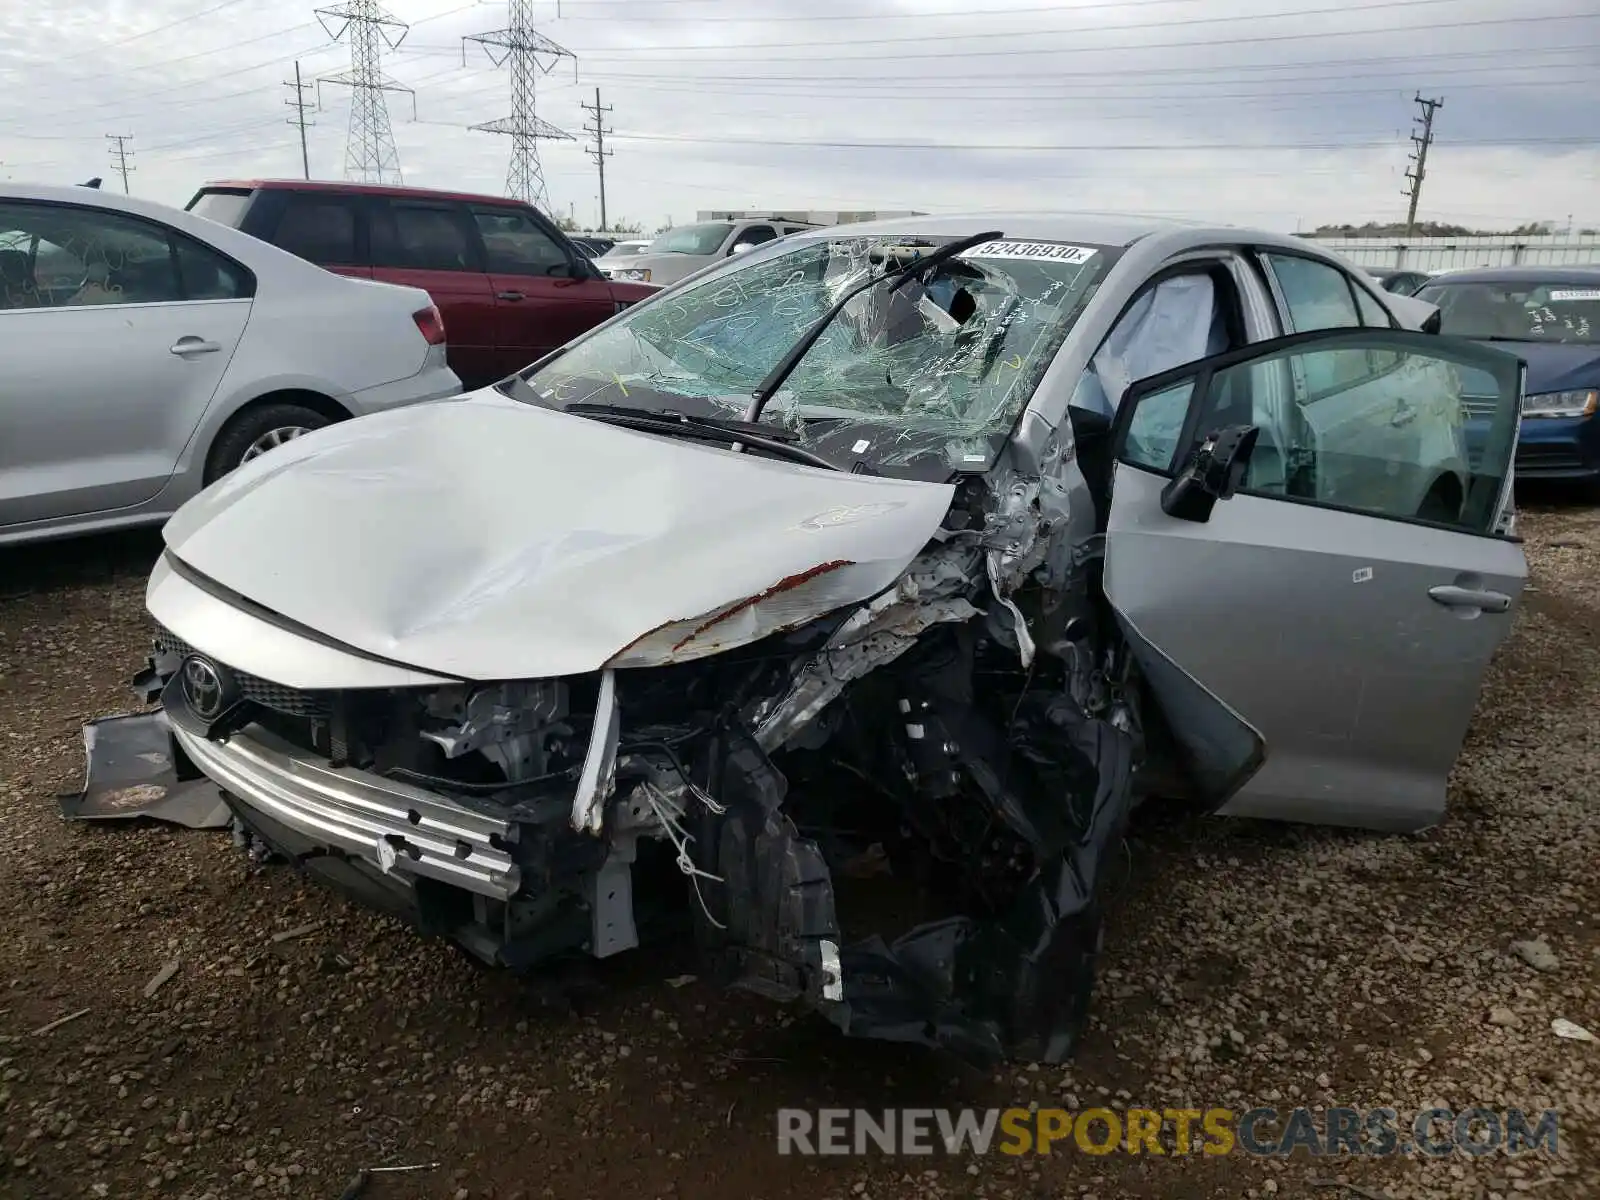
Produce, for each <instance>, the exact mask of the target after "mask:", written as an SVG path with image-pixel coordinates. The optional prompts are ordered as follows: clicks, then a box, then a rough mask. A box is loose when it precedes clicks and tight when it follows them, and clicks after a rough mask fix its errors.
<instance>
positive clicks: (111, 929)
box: [0, 507, 1600, 1200]
mask: <svg viewBox="0 0 1600 1200" xmlns="http://www.w3.org/2000/svg"><path fill="white" fill-rule="evenodd" d="M1522 519H1523V522H1524V528H1523V531H1522V532H1523V533H1524V534H1525V536H1526V537H1527V551H1528V555H1529V559H1530V562H1531V563H1532V566H1533V585H1532V590H1531V591H1530V592H1529V594H1528V597H1527V600H1526V603H1525V604H1524V606H1523V608H1522V610H1521V615H1520V617H1519V619H1518V621H1517V625H1516V630H1515V633H1514V634H1513V636H1512V638H1511V640H1510V642H1509V643H1508V645H1507V647H1506V648H1505V650H1504V651H1503V652H1502V654H1501V656H1500V658H1499V660H1498V662H1497V663H1496V665H1495V666H1494V668H1493V670H1492V673H1491V678H1490V680H1489V683H1488V687H1487V690H1486V692H1485V695H1484V698H1483V703H1482V705H1481V706H1480V710H1479V716H1478V719H1477V722H1476V724H1475V727H1474V729H1473V731H1472V733H1471V735H1470V737H1469V741H1468V745H1467V747H1466V750H1465V752H1464V754H1463V757H1462V760H1461V764H1460V767H1459V769H1458V771H1457V773H1456V778H1455V780H1454V784H1453V791H1452V806H1451V811H1450V814H1449V816H1448V818H1447V819H1446V820H1445V821H1444V822H1443V823H1442V824H1441V825H1440V826H1439V827H1438V828H1436V829H1434V830H1431V831H1429V832H1428V833H1426V834H1423V835H1420V836H1416V837H1377V836H1369V835H1362V834H1354V833H1342V832H1337V831H1327V830H1312V829H1302V828H1293V827H1284V826H1270V825H1264V824H1256V823H1251V822H1244V821H1227V820H1221V819H1214V818H1196V817H1193V816H1190V815H1188V814H1184V813H1182V812H1178V811H1174V810H1170V809H1162V808H1155V809H1152V810H1151V812H1150V816H1149V819H1148V820H1147V821H1145V822H1143V823H1142V824H1141V825H1140V827H1139V832H1138V836H1137V840H1136V841H1135V842H1134V843H1133V844H1132V845H1131V847H1130V850H1131V853H1130V855H1129V858H1128V862H1129V864H1130V868H1129V870H1128V872H1127V874H1126V877H1125V878H1124V879H1122V880H1120V881H1119V883H1118V887H1117V894H1116V897H1115V902H1114V907H1113V917H1112V922H1111V929H1110V930H1109V933H1108V938H1107V945H1108V952H1107V959H1106V963H1105V968H1104V972H1103V976H1102V981H1101V986H1100V989H1099V992H1098V994H1097V999H1096V1003H1095V1006H1094V1011H1093V1017H1092V1023H1091V1028H1090V1030H1089V1032H1088V1034H1087V1035H1086V1037H1085V1039H1084V1042H1083V1044H1082V1048H1081V1051H1080V1053H1079V1055H1078V1057H1077V1059H1076V1061H1075V1062H1074V1063H1073V1064H1072V1065H1071V1066H1070V1067H1068V1068H1065V1069H1063V1068H1037V1069H1036V1068H1031V1067H1030V1068H1027V1069H1022V1070H1015V1069H1008V1070H1005V1071H1002V1072H1000V1073H998V1074H993V1075H990V1074H983V1073H976V1072H973V1071H971V1070H969V1069H967V1068H964V1067H961V1066H959V1065H956V1064H953V1063H952V1062H951V1061H950V1060H948V1059H944V1058H941V1057H938V1056H935V1055H932V1054H928V1053H924V1052H919V1051H909V1050H904V1049H897V1048H895V1047H891V1046H885V1045H879V1044H874V1043H863V1042H847V1041H845V1040H843V1039H841V1038H839V1037H837V1036H836V1035H834V1034H833V1032H832V1031H831V1030H830V1029H828V1028H826V1027H823V1026H821V1025H820V1023H819V1022H817V1021H815V1020H813V1019H811V1018H809V1017H805V1016H803V1015H802V1016H791V1015H789V1014H787V1013H785V1012H782V1011H780V1010H778V1009H776V1008H774V1007H771V1006H769V1005H768V1004H766V1003H764V1002H759V1001H755V1000H753V999H752V1000H744V999H739V998H736V997H733V996H730V995H726V994H723V993H720V992H718V991H714V990H712V989H710V988H708V987H706V986H704V985H702V984H699V983H697V982H688V983H681V986H677V987H674V986H672V985H671V984H669V983H668V982H666V981H667V980H668V979H670V978H673V977H675V976H680V975H682V974H685V973H690V972H692V970H693V963H692V961H691V960H690V958H689V957H688V956H687V953H686V952H685V951H684V950H681V949H678V948H664V949H659V950H651V951H645V952H639V953H636V954H634V955H625V956H623V959H622V960H621V961H611V962H607V963H603V964H598V965H597V966H596V967H595V968H594V969H592V970H590V971H588V972H587V973H585V974H582V975H574V976H569V977H564V978H563V979H561V980H559V981H555V982H552V981H536V982H532V983H530V982H520V983H519V982H517V981H515V980H512V979H509V978H506V977H503V976H500V975H496V974H493V973H489V972H483V971H480V970H478V969H476V968H474V967H473V966H472V965H470V964H469V963H468V962H466V961H465V960H464V959H463V958H462V957H461V956H459V955H457V954H455V953H453V952H450V951H448V950H447V949H445V948H442V947H440V946H438V945H436V944H429V943H425V942H423V941H421V940H420V939H418V938H417V937H416V936H414V935H413V934H412V933H411V932H409V931H408V930H406V929H404V928H401V927H400V926H398V925H396V924H394V923H392V922H390V921H388V920H386V919H383V918H378V917H374V916H371V915H368V914H366V913H363V912H360V911H357V910H355V909H352V908H350V907H348V906H346V905H345V904H343V903H342V902H340V901H338V900H337V899H334V898H332V897H330V896H328V895H325V894H323V893H322V892H320V891H318V890H316V889H314V888H309V887H307V886H304V885H303V884H302V883H301V882H300V881H299V880H297V879H296V877H295V876H294V875H292V874H290V873H289V872H287V871H286V870H282V869H268V870H265V871H260V872H255V873H251V872H249V871H248V870H247V868H246V864H245V863H244V861H243V860H242V859H241V857H240V856H239V855H237V854H236V853H235V852H234V851H233V850H232V848H231V847H230V845H229V843H228V840H227V839H226V838H225V837H222V836H216V835H205V834H195V833H189V832H185V831H181V830H169V829H162V828H153V827H152V828H139V829H128V828H125V829H95V828H88V827H83V826H78V825H72V824H68V823H65V822H62V821H61V820H59V818H58V817H57V814H56V809H55V804H54V800H53V797H54V795H55V794H57V793H59V792H62V791H68V790H74V789H76V787H77V786H78V784H79V782H80V780H81V770H82V751H81V743H80V735H79V726H80V724H81V722H82V721H83V720H85V719H86V718H89V717H93V716H97V715H102V714H106V713H110V712H115V711H123V710H125V709H126V708H127V707H128V703H129V700H128V694H127V692H126V690H125V681H126V680H127V678H128V677H129V676H130V675H131V673H132V671H133V670H135V669H136V668H137V667H138V666H139V665H140V664H141V663H142V659H143V654H144V648H145V643H146V637H147V627H146V623H145V616H144V612H143V606H142V584H143V576H144V572H145V570H146V568H147V567H148V564H149V562H150V560H151V558H152V556H153V554H154V550H155V545H156V543H155V541H154V539H153V538H147V537H134V538H119V539H114V540H92V541H86V542H81V543H72V544H63V545H59V546H52V547H44V548H35V549H29V550H24V551H13V552H10V553H9V554H6V553H0V918H3V924H0V1195H4V1196H8V1197H10V1196H17V1197H28V1198H30V1200H33V1198H41V1200H42V1198H51V1197H81V1196H112V1197H120V1196H155V1195H160V1196H173V1197H183V1198H185V1200H198V1198H200V1197H203V1196H204V1197H212V1198H213V1200H231V1198H233V1197H248V1196H256V1195H262V1196H296V1197H311V1198H316V1200H335V1198H336V1197H338V1196H339V1194H340V1191H341V1190H342V1188H343V1187H344V1184H345V1182H346V1181H347V1179H348V1178H349V1177H350V1175H351V1174H352V1173H353V1171H354V1170H355V1169H356V1168H357V1167H361V1166H370V1165H380V1164H395V1163H417V1162H424V1163H433V1162H436V1163H438V1164H439V1165H438V1166H437V1167H436V1168H434V1169H431V1170H428V1171H424V1172H418V1173H415V1174H395V1175H385V1176H378V1177H375V1178H374V1180H373V1182H372V1184H371V1186H370V1188H369V1190H368V1192H367V1193H366V1195H367V1196H368V1197H370V1198H372V1200H390V1198H396V1200H397V1198H400V1197H429V1198H438V1197H500V1198H502V1200H504V1198H506V1197H524V1198H527V1200H532V1198H534V1197H541V1198H542V1197H563V1198H565V1197H580V1196H602V1195H613V1194H618V1193H622V1194H628V1195H633V1196H637V1197H640V1198H641V1200H645V1198H649V1197H673V1198H677V1197H696V1198H698V1197H707V1198H712V1200H715V1198H716V1197H723V1196H726V1197H739V1198H741V1200H743V1198H747V1197H751V1196H763V1197H789V1196H794V1197H805V1198H806V1200H830V1198H835V1197H837V1198H839V1200H847V1198H848V1200H853V1198H854V1197H862V1198H863V1200H872V1198H877V1200H886V1198H889V1197H897V1196H907V1197H910V1196H916V1197H942V1196H952V1197H954V1196H983V1197H1008V1198H1011V1197H1014V1198H1018V1200H1021V1198H1024V1197H1026V1198H1030V1200H1032V1198H1039V1200H1043V1198H1044V1197H1078V1198H1079V1200H1086V1198H1089V1197H1097V1198H1098V1200H1113V1198H1118V1197H1156V1196H1162V1197H1183V1198H1190V1200H1199V1198H1202V1197H1206V1198H1210V1197H1215V1198H1216V1200H1223V1198H1226V1200H1238V1198H1240V1197H1251V1198H1254V1197H1265V1196H1280V1197H1291V1196H1306V1197H1312V1196H1315V1197H1321V1198H1324V1200H1355V1198H1356V1197H1363V1198H1364V1200H1404V1198H1407V1197H1415V1198H1421V1197H1470V1198H1473V1200H1502V1198H1503V1200H1514V1198H1515V1197H1517V1196H1519V1195H1522V1194H1524V1193H1528V1194H1531V1195H1534V1196H1538V1197H1569V1196H1570V1197H1579V1196H1585V1195H1596V1194H1600V1045H1595V1044H1585V1043H1581V1042H1572V1041H1562V1040H1558V1039H1557V1038H1555V1037H1554V1036H1553V1035H1552V1033H1551V1031H1550V1022H1551V1020H1552V1019H1553V1018H1566V1019H1568V1020H1571V1021H1575V1022H1577V1023H1579V1024H1581V1025H1584V1026H1586V1027H1587V1028H1590V1029H1593V1030H1596V1031H1600V928H1597V920H1600V916H1597V912H1600V906H1597V903H1596V901H1597V898H1600V880H1597V876H1600V872H1597V870H1596V867H1597V865H1600V810H1597V808H1596V806H1595V803H1594V801H1593V798H1592V786H1591V784H1590V783H1589V779H1590V778H1591V777H1592V775H1593V773H1594V764H1595V759H1596V754H1597V750H1600V744H1597V735H1596V732H1595V721H1594V717H1593V714H1594V713H1595V712H1596V711H1597V709H1600V600H1597V599H1596V597H1595V594H1594V582H1595V581H1596V580H1597V579H1600V513H1595V512H1592V511H1589V510H1585V509H1577V508H1570V507H1568V508H1540V509H1534V510H1530V511H1527V512H1525V513H1524V515H1523V518H1522ZM306 926H313V928H312V929H310V930H309V931H306V930H305V929H304V927H306ZM296 930H298V931H300V932H298V933H297V934H296V936H292V937H287V938H283V939H280V940H278V941H274V940H273V938H272V935H273V934H274V933H286V932H289V931H296ZM1528 940H1539V941H1542V942H1543V943H1544V944H1545V946H1546V947H1547V948H1548V950H1549V952H1550V953H1549V961H1545V960H1544V959H1543V958H1542V957H1541V956H1539V955H1534V956H1533V957H1535V959H1536V960H1538V961H1539V962H1540V965H1541V966H1542V967H1544V968H1547V969H1543V970H1539V969H1535V968H1534V967H1533V966H1531V965H1530V964H1529V963H1528V962H1527V961H1524V959H1523V958H1522V957H1520V956H1519V955H1518V954H1517V953H1515V952H1514V951H1513V950H1512V944H1513V943H1514V942H1517V941H1528ZM173 962H175V963H176V970H175V972H174V973H172V974H171V976H170V979H169V980H168V981H167V982H166V983H165V984H164V985H163V986H161V987H160V988H159V990H157V991H156V993H155V995H154V996H153V997H152V998H146V997H145V996H144V991H145V988H146V985H147V984H148V983H149V982H150V981H151V980H152V978H153V977H155V976H156V975H157V973H158V972H160V971H161V970H162V969H163V967H164V966H166V965H168V964H171V963H173ZM680 982H681V981H680ZM84 1009H87V1010H88V1011H87V1012H86V1013H84V1014H83V1015H82V1016H80V1017H78V1018H77V1019H75V1020H72V1021H70V1022H68V1023H66V1024H64V1025H60V1026H59V1027H57V1028H55V1029H53V1030H50V1031H49V1032H45V1033H37V1034H36V1033H35V1032H34V1031H36V1030H38V1029H39V1028H40V1027H41V1026H44V1025H46V1024H47V1023H49V1022H52V1021H56V1020H58V1019H59V1018H62V1017H67V1016H69V1015H72V1014H75V1013H78V1012H79V1011H80V1010H84ZM1029 1101H1038V1102H1039V1103H1040V1104H1041V1105H1066V1106H1068V1107H1072V1108H1079V1107H1084V1106H1089V1105H1091V1104H1101V1105H1104V1106H1107V1107H1112V1108H1118V1107H1125V1106H1128V1105H1134V1106H1148V1107H1155V1108H1164V1107H1199V1108H1205V1107H1210V1106H1223V1107H1230V1108H1234V1109H1236V1110H1242V1109H1246V1108H1249V1107H1253V1106H1255V1105H1258V1104H1276V1105H1279V1106H1281V1107H1290V1106H1293V1105H1295V1104H1299V1103H1305V1104H1308V1105H1312V1106H1322V1105H1327V1104H1330V1103H1337V1104H1349V1105H1354V1106H1358V1107H1371V1106H1381V1105H1387V1106H1392V1107H1394V1108H1397V1109H1399V1110H1401V1111H1402V1112H1404V1111H1405V1110H1407V1109H1416V1108H1421V1107H1426V1106H1427V1105H1429V1104H1431V1103H1435V1102H1437V1103H1439V1104H1440V1105H1442V1106H1444V1107H1449V1108H1453V1109H1456V1110H1460V1109H1462V1108H1465V1107H1467V1106H1469V1105H1472V1104H1481V1105H1485V1106H1488V1107H1491V1108H1503V1107H1521V1108H1525V1109H1533V1110H1542V1109H1544V1108H1547V1107H1554V1108H1557V1109H1559V1110H1560V1112H1561V1120H1562V1125H1561V1149H1560V1153H1559V1154H1558V1155H1557V1156H1555V1157H1548V1156H1545V1155H1542V1154H1540V1155H1524V1156H1522V1157H1520V1158H1508V1157H1506V1156H1504V1155H1500V1154H1494V1155H1490V1156H1487V1157H1484V1158H1469V1157H1467V1156H1465V1155H1462V1154H1456V1155H1453V1156H1451V1157H1449V1158H1444V1159H1431V1160H1423V1159H1418V1158H1404V1159H1400V1158H1389V1159H1360V1160H1357V1159H1341V1160H1338V1161H1329V1160H1324V1161H1321V1162H1319V1161H1315V1160H1311V1159H1308V1158H1305V1157H1304V1156H1302V1155H1296V1156H1295V1157H1292V1158H1289V1159H1281V1160H1280V1159H1273V1160H1261V1159H1249V1158H1246V1157H1244V1156H1243V1155H1241V1154H1238V1153H1236V1154H1234V1155H1231V1156H1228V1157H1225V1158H1200V1157H1197V1156H1191V1157H1187V1158H1185V1159H1183V1160H1181V1161H1175V1160H1174V1159H1172V1158H1169V1157H1163V1158H1153V1157H1150V1156H1149V1155H1140V1156H1129V1155H1124V1154H1117V1155H1113V1156H1109V1157H1090V1156H1087V1155H1084V1154H1081V1153H1079V1152H1077V1151H1075V1150H1067V1151H1066V1152H1064V1153H1063V1152H1061V1151H1060V1150H1059V1148H1058V1152H1057V1153H1055V1154H1053V1155H1052V1156H1050V1157H1048V1158H1032V1159H1022V1160H1019V1159H1014V1158H1007V1157H1004V1156H1000V1155H994V1156H991V1157H988V1158H984V1159H981V1160H977V1161H973V1160H971V1159H947V1158H944V1157H942V1156H941V1157H937V1158H933V1159H919V1160H907V1159H900V1160H888V1159H885V1158H881V1157H878V1158H869V1159H839V1158H833V1159H779V1158H777V1157H776V1156H775V1154H774V1116H773V1113H774V1110H775V1109H776V1108H777V1107H779V1106H780V1105H796V1106H801V1107H808V1108H817V1107H824V1106H837V1107H866V1108H873V1109H877V1108H881V1107H884V1106H887V1105H921V1106H941V1107H958V1106H963V1105H972V1106H979V1107H987V1106H1010V1105H1017V1104H1022V1105H1026V1104H1027V1103H1028V1102H1029Z"/></svg>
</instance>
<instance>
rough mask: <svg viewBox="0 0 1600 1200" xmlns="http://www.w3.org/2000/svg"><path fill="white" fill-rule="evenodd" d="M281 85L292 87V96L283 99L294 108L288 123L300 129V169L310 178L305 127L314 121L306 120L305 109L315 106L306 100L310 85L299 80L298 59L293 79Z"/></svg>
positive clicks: (309, 159)
mask: <svg viewBox="0 0 1600 1200" xmlns="http://www.w3.org/2000/svg"><path fill="white" fill-rule="evenodd" d="M283 86H284V87H288V88H293V89H294V98H293V99H292V100H285V101H284V103H285V104H287V105H288V106H289V107H290V108H292V109H294V116H292V117H290V118H289V120H288V122H287V123H288V124H290V125H295V126H298V127H299V129H300V169H301V170H302V171H303V172H304V174H305V177H306V178H307V179H310V178H311V155H310V154H309V153H308V152H307V150H306V129H307V128H308V127H309V126H312V125H315V124H316V122H315V121H308V120H306V110H307V109H310V108H314V107H316V106H315V105H313V104H311V103H310V102H308V101H307V100H306V89H307V88H309V87H310V86H311V85H310V84H309V83H302V82H301V81H300V60H299V59H296V60H295V64H294V79H293V80H288V79H285V80H284V81H283Z"/></svg>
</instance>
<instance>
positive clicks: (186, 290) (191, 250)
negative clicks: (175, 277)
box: [172, 233, 256, 300]
mask: <svg viewBox="0 0 1600 1200" xmlns="http://www.w3.org/2000/svg"><path fill="white" fill-rule="evenodd" d="M172 247H173V250H174V251H175V252H176V254H177V256H178V274H179V277H180V278H181V280H182V282H183V294H184V298H185V299H187V300H242V299H244V298H246V297H249V296H253V295H255V290H256V284H255V279H254V278H253V277H252V276H251V274H250V272H249V271H246V270H245V269H244V268H243V267H241V266H240V265H239V264H238V263H236V262H233V261H231V260H230V259H226V258H224V257H222V255H220V254H218V253H217V252H216V251H215V250H212V249H211V248H210V247H208V246H202V245H201V244H200V243H199V242H194V241H190V240H189V239H188V238H186V237H183V236H182V235H180V234H176V233H175V234H173V235H172Z"/></svg>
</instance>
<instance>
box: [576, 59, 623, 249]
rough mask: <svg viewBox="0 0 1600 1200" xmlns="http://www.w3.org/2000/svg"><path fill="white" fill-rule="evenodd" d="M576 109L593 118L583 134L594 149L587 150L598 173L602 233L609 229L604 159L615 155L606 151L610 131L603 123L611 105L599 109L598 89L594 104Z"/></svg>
mask: <svg viewBox="0 0 1600 1200" xmlns="http://www.w3.org/2000/svg"><path fill="white" fill-rule="evenodd" d="M578 107H579V108H581V109H583V110H584V111H585V112H588V113H590V114H592V115H593V117H594V127H593V128H590V127H589V126H588V125H585V126H584V132H585V133H587V134H589V135H590V136H591V137H593V138H594V147H593V148H592V149H590V150H588V154H589V157H590V158H592V159H593V160H594V165H595V166H596V167H597V168H598V169H599V171H600V228H601V230H602V231H604V230H606V229H610V228H611V226H609V225H607V224H606V159H608V158H610V157H611V156H612V155H613V154H615V153H616V151H614V150H607V149H606V134H608V133H610V132H611V130H610V129H608V128H606V126H605V123H604V122H605V114H606V113H608V112H610V111H611V105H609V104H608V105H606V106H605V107H604V108H601V107H600V89H599V88H595V90H594V103H593V104H580V105H579V106H578Z"/></svg>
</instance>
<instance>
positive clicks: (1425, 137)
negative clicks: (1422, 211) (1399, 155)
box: [1401, 92, 1444, 237]
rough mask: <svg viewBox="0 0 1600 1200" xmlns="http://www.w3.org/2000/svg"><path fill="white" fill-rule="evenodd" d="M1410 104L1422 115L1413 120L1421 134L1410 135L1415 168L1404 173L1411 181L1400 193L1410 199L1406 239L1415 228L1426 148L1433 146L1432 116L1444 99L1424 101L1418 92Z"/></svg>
mask: <svg viewBox="0 0 1600 1200" xmlns="http://www.w3.org/2000/svg"><path fill="white" fill-rule="evenodd" d="M1412 103H1414V104H1416V105H1417V107H1419V108H1420V109H1422V115H1421V116H1420V117H1415V118H1413V120H1414V121H1416V122H1419V123H1420V124H1421V126H1422V132H1421V133H1413V134H1412V135H1411V140H1412V142H1413V143H1415V145H1416V147H1417V148H1416V150H1415V151H1413V152H1412V154H1411V161H1412V162H1413V163H1415V164H1416V166H1415V167H1414V168H1413V169H1411V170H1409V171H1407V172H1406V178H1407V179H1409V180H1410V181H1411V186H1410V187H1408V188H1407V189H1406V190H1405V191H1404V192H1402V193H1401V194H1402V195H1409V196H1410V197H1411V205H1410V207H1409V208H1407V210H1406V236H1407V237H1410V236H1411V235H1412V233H1413V231H1415V229H1416V227H1417V201H1418V200H1420V199H1421V198H1422V180H1423V177H1424V176H1425V175H1426V174H1427V172H1428V147H1429V146H1431V145H1433V114H1434V110H1435V109H1440V108H1443V107H1444V97H1442V96H1441V97H1439V98H1438V99H1437V100H1424V99H1423V98H1422V93H1421V92H1418V93H1417V96H1416V99H1415V100H1414V101H1413V102H1412Z"/></svg>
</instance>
